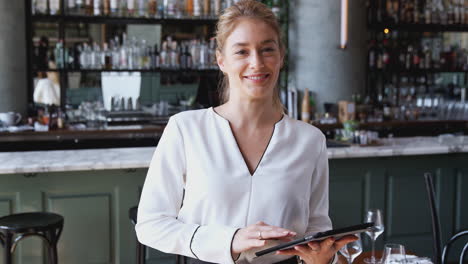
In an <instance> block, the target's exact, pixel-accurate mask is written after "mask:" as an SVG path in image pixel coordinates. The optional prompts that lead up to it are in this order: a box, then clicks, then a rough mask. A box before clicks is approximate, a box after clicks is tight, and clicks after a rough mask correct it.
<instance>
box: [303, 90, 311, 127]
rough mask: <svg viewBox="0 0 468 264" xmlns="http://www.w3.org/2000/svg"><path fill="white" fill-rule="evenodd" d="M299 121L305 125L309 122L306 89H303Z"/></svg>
mask: <svg viewBox="0 0 468 264" xmlns="http://www.w3.org/2000/svg"><path fill="white" fill-rule="evenodd" d="M301 120H302V121H304V122H306V123H309V121H310V99H309V90H308V89H307V88H305V89H304V96H303V97H302V107H301Z"/></svg>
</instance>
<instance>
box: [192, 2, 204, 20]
mask: <svg viewBox="0 0 468 264" xmlns="http://www.w3.org/2000/svg"><path fill="white" fill-rule="evenodd" d="M201 4H202V2H201V0H193V16H194V17H199V16H201V14H202V6H201Z"/></svg>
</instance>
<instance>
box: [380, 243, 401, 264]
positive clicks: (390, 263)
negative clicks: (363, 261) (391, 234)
mask: <svg viewBox="0 0 468 264" xmlns="http://www.w3.org/2000/svg"><path fill="white" fill-rule="evenodd" d="M405 263H406V253H405V247H404V246H403V245H399V244H385V247H384V253H383V256H382V262H381V264H405Z"/></svg>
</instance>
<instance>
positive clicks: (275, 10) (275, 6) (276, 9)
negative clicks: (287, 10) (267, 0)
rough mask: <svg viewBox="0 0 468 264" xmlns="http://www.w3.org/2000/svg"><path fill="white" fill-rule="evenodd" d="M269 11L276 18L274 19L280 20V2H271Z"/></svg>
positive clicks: (276, 0)
mask: <svg viewBox="0 0 468 264" xmlns="http://www.w3.org/2000/svg"><path fill="white" fill-rule="evenodd" d="M271 11H272V12H273V14H275V16H276V18H278V20H280V19H281V2H280V0H273V1H272V6H271Z"/></svg>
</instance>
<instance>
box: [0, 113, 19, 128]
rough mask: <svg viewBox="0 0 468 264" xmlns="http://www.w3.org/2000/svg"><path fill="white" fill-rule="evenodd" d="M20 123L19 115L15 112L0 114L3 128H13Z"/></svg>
mask: <svg viewBox="0 0 468 264" xmlns="http://www.w3.org/2000/svg"><path fill="white" fill-rule="evenodd" d="M20 121H21V114H19V113H15V112H6V113H0V123H2V124H3V125H5V126H14V125H17V124H18V123H19V122H20Z"/></svg>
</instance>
